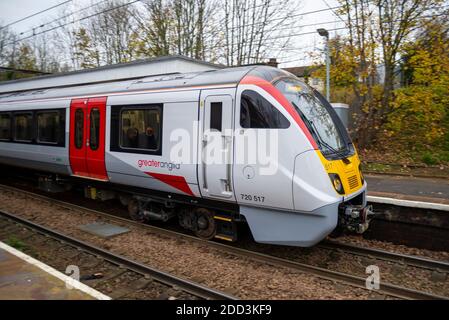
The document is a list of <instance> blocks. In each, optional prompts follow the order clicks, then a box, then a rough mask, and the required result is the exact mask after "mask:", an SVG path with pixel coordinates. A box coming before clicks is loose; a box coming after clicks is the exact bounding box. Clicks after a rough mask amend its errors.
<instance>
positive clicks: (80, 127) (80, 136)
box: [75, 109, 84, 149]
mask: <svg viewBox="0 0 449 320" xmlns="http://www.w3.org/2000/svg"><path fill="white" fill-rule="evenodd" d="M83 141H84V112H83V110H82V109H77V110H76V112H75V147H76V148H77V149H81V148H82V147H83Z"/></svg>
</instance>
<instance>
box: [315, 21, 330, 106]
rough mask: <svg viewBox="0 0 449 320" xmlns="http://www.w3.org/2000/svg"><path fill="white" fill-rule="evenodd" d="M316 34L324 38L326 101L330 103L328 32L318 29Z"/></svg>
mask: <svg viewBox="0 0 449 320" xmlns="http://www.w3.org/2000/svg"><path fill="white" fill-rule="evenodd" d="M316 31H317V32H318V34H319V35H320V36H322V37H325V38H326V49H325V50H326V99H327V101H329V102H330V75H329V73H330V65H331V61H330V56H329V32H328V31H327V30H326V29H323V28H320V29H317V30H316Z"/></svg>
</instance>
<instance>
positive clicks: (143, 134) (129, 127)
mask: <svg viewBox="0 0 449 320" xmlns="http://www.w3.org/2000/svg"><path fill="white" fill-rule="evenodd" d="M120 133H121V134H120V147H121V148H124V149H141V150H158V149H159V148H160V141H161V111H160V109H158V108H151V109H123V110H122V112H121V114H120Z"/></svg>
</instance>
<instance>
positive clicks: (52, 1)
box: [0, 0, 343, 67]
mask: <svg viewBox="0 0 449 320" xmlns="http://www.w3.org/2000/svg"><path fill="white" fill-rule="evenodd" d="M98 1H99V0H73V1H72V2H71V3H68V4H65V5H63V6H60V7H58V8H55V9H52V10H49V11H47V12H45V13H42V14H39V15H37V16H36V17H33V18H30V19H27V20H25V21H22V22H19V23H17V24H14V25H13V26H11V29H12V30H14V31H15V32H22V31H26V30H29V29H31V28H33V27H36V26H39V25H40V24H42V22H43V21H48V20H51V19H53V18H56V17H57V14H58V12H59V11H60V10H61V9H63V8H64V7H68V6H72V8H73V10H78V9H80V8H83V7H85V6H89V5H90V4H91V3H93V2H98ZM62 2H65V1H64V0H0V24H2V25H5V24H8V23H10V22H13V21H16V20H18V19H21V18H23V17H26V16H28V15H31V14H33V13H36V12H39V11H41V10H44V9H46V8H49V7H51V6H54V5H56V4H59V3H62ZM326 3H327V4H326ZM327 5H329V6H331V7H335V6H337V5H338V3H337V0H302V4H301V7H300V8H292V10H297V11H298V13H299V12H309V11H314V10H320V9H327V8H328V6H327ZM328 21H338V18H337V17H336V16H335V15H334V14H333V13H332V11H331V10H327V11H324V12H320V13H314V14H309V15H305V16H303V17H302V19H301V23H300V24H301V25H307V24H311V23H317V22H328ZM341 26H343V24H342V23H341V22H338V23H331V24H326V25H323V26H306V27H303V28H301V29H299V30H298V33H304V32H310V31H315V30H316V29H317V28H318V27H326V28H328V29H333V28H336V27H341ZM336 32H339V31H336ZM340 32H341V31H340ZM333 33H334V32H332V33H331V35H332V34H333ZM291 42H292V47H294V48H304V47H305V48H304V49H301V50H299V51H288V52H284V54H283V56H282V57H281V58H280V60H281V62H283V64H282V65H281V66H282V67H286V66H297V65H303V64H307V63H310V58H308V57H307V56H306V54H305V53H306V52H308V51H313V50H319V49H322V48H323V42H322V39H321V37H320V36H319V35H318V34H317V35H306V36H298V37H294V38H292V41H291ZM278 58H279V57H278Z"/></svg>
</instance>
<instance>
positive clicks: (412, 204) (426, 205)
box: [366, 196, 449, 211]
mask: <svg viewBox="0 0 449 320" xmlns="http://www.w3.org/2000/svg"><path fill="white" fill-rule="evenodd" d="M366 199H367V201H368V202H373V203H385V204H392V205H395V206H401V207H409V208H421V209H433V210H440V211H449V205H448V204H441V203H433V202H425V201H412V200H403V199H394V198H385V197H375V196H367V197H366Z"/></svg>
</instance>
